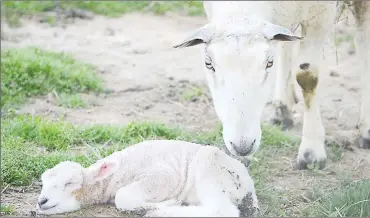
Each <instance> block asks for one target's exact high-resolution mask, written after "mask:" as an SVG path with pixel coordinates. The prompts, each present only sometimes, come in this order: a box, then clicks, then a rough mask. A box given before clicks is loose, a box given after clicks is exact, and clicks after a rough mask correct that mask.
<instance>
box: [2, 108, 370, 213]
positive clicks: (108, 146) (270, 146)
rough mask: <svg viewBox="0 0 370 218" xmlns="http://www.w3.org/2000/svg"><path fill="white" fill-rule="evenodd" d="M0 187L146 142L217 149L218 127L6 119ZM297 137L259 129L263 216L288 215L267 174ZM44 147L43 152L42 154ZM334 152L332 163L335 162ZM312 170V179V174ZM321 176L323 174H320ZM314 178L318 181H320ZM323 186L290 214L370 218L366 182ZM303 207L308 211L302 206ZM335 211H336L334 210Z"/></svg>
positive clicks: (256, 172) (256, 171)
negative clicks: (175, 141)
mask: <svg viewBox="0 0 370 218" xmlns="http://www.w3.org/2000/svg"><path fill="white" fill-rule="evenodd" d="M1 133H2V135H1V146H2V147H1V186H3V187H4V186H5V185H12V186H26V185H29V184H30V183H31V182H32V181H34V180H37V179H39V177H40V175H41V174H42V173H43V172H44V171H45V170H46V169H48V168H51V167H53V166H54V165H55V164H57V163H59V162H60V161H64V160H72V161H77V162H79V163H81V164H83V165H84V166H88V165H89V164H91V163H93V162H95V161H96V160H97V159H99V158H102V157H105V156H107V155H110V154H111V153H113V152H114V151H117V150H121V149H124V148H126V147H127V146H129V145H131V144H135V143H138V142H140V141H143V140H148V139H179V140H186V141H192V142H197V143H202V144H214V145H222V144H223V139H222V127H221V126H220V125H219V126H217V128H215V129H214V130H213V131H210V132H198V133H194V132H187V131H184V130H183V129H181V128H178V127H170V126H166V125H164V124H161V123H154V122H140V123H139V122H133V123H130V124H128V125H126V126H117V125H91V126H77V125H76V126H73V125H71V124H70V123H68V122H65V121H62V120H56V121H51V120H48V119H46V118H42V117H38V116H35V117H32V116H30V115H8V116H7V117H5V118H2V125H1ZM298 144H299V138H297V137H294V136H290V135H288V134H287V133H283V132H281V131H280V130H279V128H278V127H271V126H263V138H262V144H261V147H260V149H259V151H258V152H257V153H256V154H255V156H254V159H253V161H252V164H251V166H250V167H249V172H250V174H251V176H252V178H253V180H254V182H255V185H256V189H257V190H258V197H259V200H260V202H262V203H263V206H262V213H263V215H264V216H290V215H292V213H291V212H290V211H287V210H286V208H285V206H284V205H286V204H289V203H291V201H298V202H300V204H302V202H301V201H302V200H294V199H291V198H292V196H291V194H289V193H285V192H284V191H278V190H275V189H274V187H273V186H271V184H268V183H267V181H268V178H271V175H274V176H279V175H280V176H284V172H282V169H283V168H284V167H279V166H277V165H276V161H279V160H281V158H282V157H283V156H287V157H289V156H291V155H295V153H296V151H297V149H298ZM45 148H46V149H45ZM336 152H337V151H336V150H335V151H334V153H333V154H334V157H333V158H332V159H333V161H335V160H336V158H337V155H335V154H336ZM316 173H317V172H316V171H312V174H315V175H316ZM323 175H324V174H323ZM323 175H321V174H320V173H317V177H320V176H321V177H322V176H323ZM327 190H328V188H327V187H324V186H323V187H318V188H317V190H316V189H315V190H314V191H313V192H312V194H311V197H310V199H311V202H309V203H305V204H304V205H305V206H306V207H305V209H304V210H303V209H302V211H299V212H297V211H296V212H295V213H293V214H298V215H312V216H329V215H330V216H339V215H344V214H345V215H348V216H359V215H364V216H365V215H369V211H370V210H369V207H368V205H366V204H365V203H367V202H366V201H364V200H366V199H368V198H369V190H370V188H369V181H367V182H364V183H360V182H358V183H348V182H347V183H344V184H343V187H340V188H338V189H334V190H332V191H331V192H329V194H328V191H327ZM307 205H308V206H307ZM336 208H337V209H338V210H339V211H337V209H336Z"/></svg>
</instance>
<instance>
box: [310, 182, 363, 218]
mask: <svg viewBox="0 0 370 218" xmlns="http://www.w3.org/2000/svg"><path fill="white" fill-rule="evenodd" d="M305 213H306V215H307V216H316V217H317V216H325V217H369V216H370V180H369V179H363V180H360V181H356V182H350V183H349V184H343V185H342V186H340V187H339V188H336V189H334V190H332V191H330V192H328V191H323V190H320V189H314V190H313V193H312V202H311V205H310V206H309V207H308V208H307V209H306V211H305Z"/></svg>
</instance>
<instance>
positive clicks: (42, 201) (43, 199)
mask: <svg viewBox="0 0 370 218" xmlns="http://www.w3.org/2000/svg"><path fill="white" fill-rule="evenodd" d="M46 202H48V199H47V198H41V199H40V200H39V201H38V204H39V206H40V207H41V206H42V205H44V204H46Z"/></svg>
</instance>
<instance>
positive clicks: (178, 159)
mask: <svg viewBox="0 0 370 218" xmlns="http://www.w3.org/2000/svg"><path fill="white" fill-rule="evenodd" d="M61 164H63V163H61ZM61 164H59V165H61ZM64 164H65V163H64ZM58 167H59V171H61V169H62V168H63V167H60V166H58V165H57V166H56V167H55V168H53V169H56V168H58ZM53 169H50V170H49V172H45V173H44V174H43V176H42V179H43V183H44V182H45V183H47V181H48V178H49V177H48V174H50V172H52V171H53ZM54 174H58V172H56V173H54ZM61 174H63V173H61ZM82 177H83V183H82V185H81V187H80V188H77V189H75V190H73V191H72V192H71V193H72V194H71V195H72V196H73V198H74V199H76V201H77V202H79V207H78V208H76V209H79V208H80V207H83V206H86V205H91V204H99V203H114V204H115V205H116V207H117V208H118V209H120V210H136V209H147V210H149V212H148V213H147V214H146V216H233V217H235V216H239V215H243V216H251V215H253V213H254V212H256V211H257V209H258V201H257V197H256V194H255V190H254V183H253V181H252V179H251V177H250V176H249V174H248V170H247V168H246V167H245V166H244V165H243V164H242V163H241V162H240V161H238V160H236V159H233V158H231V157H229V156H228V155H227V154H225V153H224V152H223V151H221V150H220V149H219V148H216V147H213V146H202V145H199V144H195V143H189V142H184V141H176V140H151V141H144V142H141V143H138V144H136V145H133V146H130V147H129V148H127V149H124V150H122V151H119V152H115V153H113V154H112V155H110V156H108V157H106V158H104V159H101V160H99V161H97V162H96V163H94V164H93V165H91V166H90V167H88V168H83V169H82ZM43 191H44V190H43ZM47 195H48V193H47V191H46V190H45V191H44V193H43V192H42V193H41V195H40V198H39V199H42V198H45V196H47ZM183 203H186V204H189V205H190V206H186V207H184V206H181V205H182V204H183ZM59 211H61V212H66V211H63V210H59ZM44 212H45V213H47V212H48V211H44ZM41 213H43V211H42V210H41ZM52 213H53V212H52ZM54 213H55V212H54Z"/></svg>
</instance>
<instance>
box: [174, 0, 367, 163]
mask: <svg viewBox="0 0 370 218" xmlns="http://www.w3.org/2000/svg"><path fill="white" fill-rule="evenodd" d="M203 5H204V9H205V12H206V15H207V18H208V23H207V24H206V25H204V26H202V27H200V28H199V29H197V30H195V31H194V32H193V33H192V34H189V36H188V37H187V38H185V40H183V41H181V42H180V43H177V44H176V45H175V46H174V47H175V48H184V47H190V46H195V45H202V52H203V54H204V55H203V58H204V59H203V61H204V69H205V72H206V80H207V84H208V87H209V89H210V92H211V95H212V98H213V103H214V106H215V110H216V113H217V115H218V117H219V119H220V120H221V122H222V125H223V138H224V141H225V144H226V147H227V148H228V150H229V151H230V152H231V153H232V154H233V155H237V156H249V155H251V154H253V153H254V152H255V151H257V149H258V148H259V145H260V143H261V135H262V130H261V116H262V113H263V110H264V107H265V105H266V104H267V102H268V98H269V96H270V94H273V106H274V110H275V111H274V113H273V114H274V115H275V116H273V117H272V120H271V121H272V122H273V123H274V124H278V123H281V124H282V125H283V128H290V127H291V126H292V125H293V116H292V108H293V105H294V103H296V98H295V92H294V89H293V87H294V86H293V85H294V83H295V80H296V82H298V84H299V86H300V88H301V91H302V93H303V97H304V103H305V110H304V116H303V130H302V140H301V145H300V148H299V151H298V156H297V169H306V168H307V166H308V165H309V164H312V163H317V164H318V165H319V166H320V168H323V167H325V164H326V160H327V155H326V151H325V143H324V142H325V128H324V126H323V124H322V121H321V112H320V106H319V101H318V97H317V92H318V84H319V77H320V74H321V73H322V69H320V61H321V59H322V57H323V54H322V51H323V45H324V42H325V40H326V39H327V35H328V34H329V33H330V32H331V31H333V30H334V27H335V22H336V20H335V19H336V16H337V2H335V1H204V3H203ZM352 5H353V6H352V7H353V11H354V14H355V17H356V21H357V28H356V37H355V38H356V53H357V55H358V56H357V57H358V58H357V61H358V66H359V71H361V73H362V81H363V85H362V100H361V110H360V122H359V130H360V140H359V141H360V147H362V148H369V149H370V113H369V111H370V100H369V99H370V98H369V96H368V95H369V93H370V86H369V85H368V83H369V81H370V42H369V39H370V2H369V1H360V0H358V1H353V2H352ZM298 27H300V28H298ZM293 45H294V46H293ZM294 50H295V51H296V54H295V55H294V53H293V52H292V51H294ZM324 64H326V63H324ZM274 84H275V90H272V89H271V87H273V85H274Z"/></svg>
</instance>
